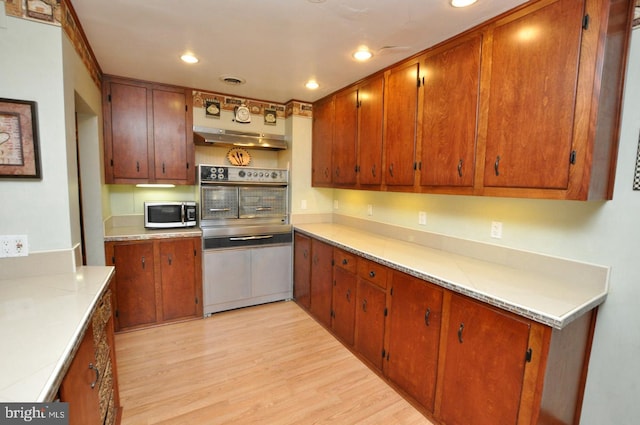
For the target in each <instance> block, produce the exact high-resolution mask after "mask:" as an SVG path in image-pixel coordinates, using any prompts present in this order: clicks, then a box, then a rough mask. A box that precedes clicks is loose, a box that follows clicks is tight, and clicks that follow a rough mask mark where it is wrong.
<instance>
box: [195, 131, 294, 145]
mask: <svg viewBox="0 0 640 425" xmlns="http://www.w3.org/2000/svg"><path fill="white" fill-rule="evenodd" d="M193 141H194V143H195V144H196V145H202V146H221V147H225V146H240V147H243V148H249V149H270V150H283V149H287V141H286V140H284V136H282V135H277V134H265V133H250V132H245V131H234V130H223V129H221V128H210V127H197V126H194V127H193Z"/></svg>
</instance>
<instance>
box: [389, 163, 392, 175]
mask: <svg viewBox="0 0 640 425" xmlns="http://www.w3.org/2000/svg"><path fill="white" fill-rule="evenodd" d="M389 174H390V175H391V177H393V164H390V165H389Z"/></svg>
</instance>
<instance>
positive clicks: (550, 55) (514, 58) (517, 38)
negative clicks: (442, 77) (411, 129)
mask: <svg viewBox="0 0 640 425" xmlns="http://www.w3.org/2000/svg"><path fill="white" fill-rule="evenodd" d="M545 3H549V2H545ZM545 3H539V4H537V5H536V6H537V7H535V8H533V9H535V10H532V11H531V12H529V13H527V14H523V15H521V14H516V15H514V16H509V17H508V18H506V19H503V20H501V21H499V22H497V23H496V26H495V28H493V30H492V39H493V43H492V49H491V52H492V53H491V70H490V71H489V72H490V78H489V79H490V84H489V93H488V101H489V102H488V103H489V111H488V114H487V119H488V124H487V135H486V140H487V142H486V155H485V164H484V185H485V186H489V187H515V188H542V189H567V188H568V185H569V173H570V169H571V166H572V163H573V162H575V161H576V160H577V158H576V159H572V150H573V130H574V128H573V127H574V126H573V124H574V121H575V113H576V110H575V104H576V98H577V94H578V93H577V83H578V71H579V63H580V60H579V59H580V41H581V38H582V34H583V32H584V31H588V30H584V29H583V25H582V22H583V17H584V3H583V2H581V1H565V0H562V1H554V2H551V3H549V4H545Z"/></svg>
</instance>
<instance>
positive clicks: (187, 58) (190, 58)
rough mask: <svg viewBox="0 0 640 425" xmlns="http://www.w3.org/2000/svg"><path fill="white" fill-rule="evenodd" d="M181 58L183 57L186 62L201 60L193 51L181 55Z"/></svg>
mask: <svg viewBox="0 0 640 425" xmlns="http://www.w3.org/2000/svg"><path fill="white" fill-rule="evenodd" d="M180 59H182V60H183V61H184V62H186V63H198V62H200V59H198V58H197V57H195V56H194V55H192V54H191V53H185V54H184V55H182V56H180Z"/></svg>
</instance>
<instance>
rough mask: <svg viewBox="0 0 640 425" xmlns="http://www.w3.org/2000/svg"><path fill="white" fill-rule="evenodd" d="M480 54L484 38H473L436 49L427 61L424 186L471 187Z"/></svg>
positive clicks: (478, 94) (423, 126)
mask: <svg viewBox="0 0 640 425" xmlns="http://www.w3.org/2000/svg"><path fill="white" fill-rule="evenodd" d="M481 49H482V34H475V35H474V36H473V37H471V38H468V39H463V40H462V41H460V40H455V41H454V42H452V43H448V44H446V45H444V46H442V47H440V48H437V49H434V51H433V52H432V53H430V54H428V55H427V57H426V59H425V61H424V66H423V69H422V71H421V72H422V74H423V76H422V79H423V87H424V89H423V90H424V95H423V103H422V154H421V167H420V169H421V171H420V184H421V185H423V186H461V187H468V188H471V187H472V186H473V181H474V172H475V153H476V140H477V136H478V106H479V99H480V59H481Z"/></svg>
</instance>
